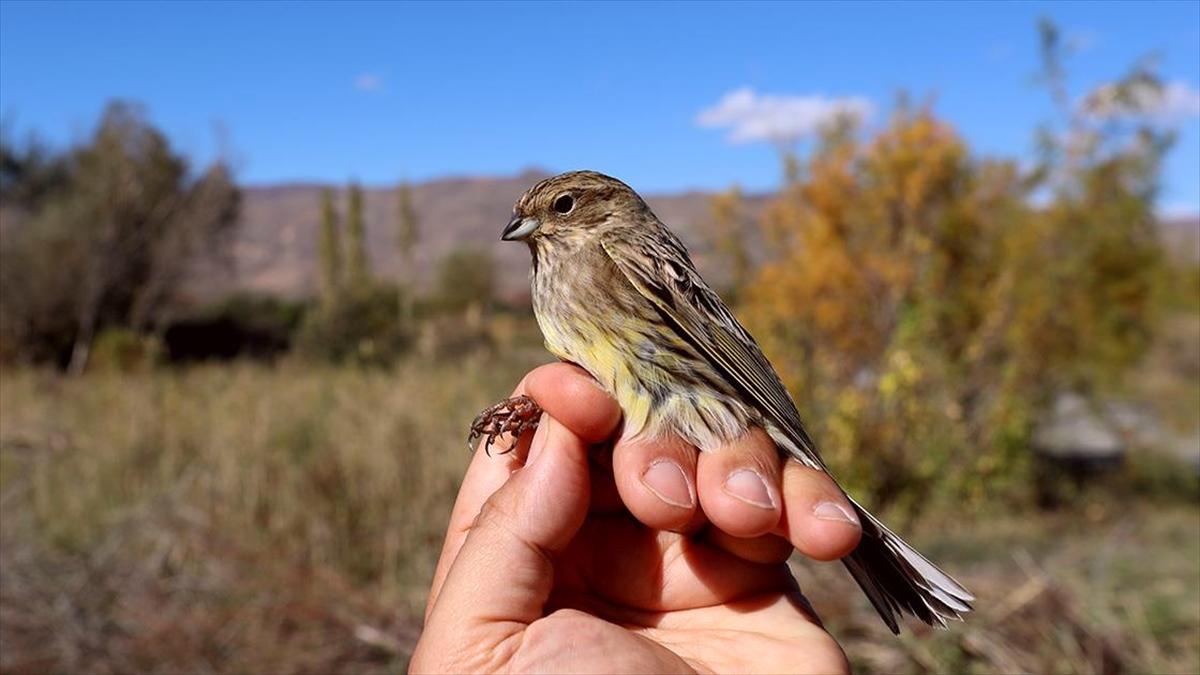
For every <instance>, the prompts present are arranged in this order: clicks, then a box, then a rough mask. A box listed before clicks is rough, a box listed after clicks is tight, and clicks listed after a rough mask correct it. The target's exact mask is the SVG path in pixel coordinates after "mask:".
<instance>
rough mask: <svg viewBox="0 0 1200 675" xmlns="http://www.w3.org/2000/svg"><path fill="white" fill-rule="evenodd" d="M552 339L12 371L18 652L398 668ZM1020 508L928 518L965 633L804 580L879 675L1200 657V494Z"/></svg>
mask: <svg viewBox="0 0 1200 675" xmlns="http://www.w3.org/2000/svg"><path fill="white" fill-rule="evenodd" d="M544 359H545V356H544V354H542V353H541V352H540V351H538V350H536V349H530V350H528V351H527V352H524V353H522V354H520V355H517V356H514V357H510V358H508V359H506V360H503V361H498V360H497V359H495V358H493V357H491V356H487V355H485V354H479V355H476V356H472V357H469V358H464V359H461V360H458V361H455V362H429V363H419V362H417V361H416V360H413V361H412V362H408V363H405V364H402V365H400V366H398V367H396V368H395V369H392V370H387V371H380V370H355V369H334V368H325V367H316V366H311V365H304V364H299V363H285V364H283V365H281V366H279V367H275V368H272V367H267V366H261V365H253V364H234V365H230V366H204V367H196V368H191V369H186V370H181V371H146V372H141V373H130V374H118V373H105V372H97V373H93V374H89V375H87V376H85V377H83V378H79V379H74V380H72V379H65V378H62V377H61V376H59V375H56V374H53V373H49V372H45V371H31V370H6V371H4V372H3V373H0V377H2V378H3V388H2V397H3V398H2V404H0V507H2V508H0V525H2V528H0V633H2V636H3V637H2V639H3V647H4V648H3V649H2V650H0V671H4V672H34V671H44V670H54V671H61V672H82V671H88V672H117V671H120V672H129V671H135V670H137V671H160V672H161V671H181V670H186V671H218V672H264V671H270V672H384V671H395V670H396V669H397V668H400V667H403V665H404V663H405V662H406V660H407V657H408V654H409V652H410V650H411V647H412V644H413V641H414V639H415V637H416V635H417V631H418V629H419V612H420V608H421V606H422V603H423V600H424V593H425V590H426V585H427V583H428V579H429V576H430V574H431V571H432V566H433V564H434V562H435V556H436V554H437V550H438V547H439V545H440V538H441V534H442V529H443V527H444V523H445V520H446V518H447V515H448V511H449V508H450V505H451V502H452V500H453V498H454V494H455V491H456V488H457V482H458V480H459V478H460V476H461V472H462V470H463V468H464V467H465V465H466V462H467V461H468V459H469V457H470V455H469V453H468V452H467V450H466V448H465V445H464V442H463V441H464V435H463V430H464V429H465V428H466V424H467V423H468V422H469V420H470V419H471V418H472V416H473V415H474V413H475V412H476V411H477V410H478V409H479V408H481V407H482V406H483V405H485V404H486V403H489V402H491V401H493V400H494V399H496V398H497V397H499V396H501V395H505V394H507V392H508V391H509V389H510V388H511V386H512V384H513V383H514V382H515V381H516V380H517V379H518V378H519V376H520V375H521V373H523V372H524V371H525V370H526V369H527V368H529V367H530V366H532V365H534V364H536V363H538V362H540V361H542V360H544ZM997 507H998V508H996V509H995V511H996V512H997V513H1000V514H1004V512H1005V511H1006V510H1009V507H1006V506H1004V505H997ZM1011 509H1012V512H1011V514H1010V515H993V516H991V517H989V518H988V519H986V520H975V519H972V518H970V517H968V516H965V515H962V514H954V513H937V514H932V515H931V516H930V517H929V518H928V519H927V520H924V521H922V522H921V523H920V524H918V525H917V526H916V527H915V531H914V532H913V535H914V536H913V537H912V539H913V540H914V541H915V542H917V543H919V544H921V547H922V549H923V550H925V551H926V552H927V553H929V554H930V555H931V556H933V557H934V558H936V559H937V560H938V561H939V562H941V563H943V564H944V565H945V566H946V567H947V569H949V570H952V571H953V573H954V574H956V575H957V576H959V577H960V578H961V579H962V580H963V581H964V582H965V583H967V585H968V586H970V587H971V588H972V589H973V590H975V591H976V592H977V594H978V595H979V596H980V601H979V608H980V611H979V612H978V614H976V615H973V616H972V619H971V621H970V622H969V623H967V624H965V625H959V626H955V627H953V628H952V630H950V631H948V632H941V633H936V634H929V635H927V634H920V635H913V634H912V633H906V634H905V635H904V636H902V637H901V638H899V639H896V638H892V637H891V636H890V635H888V634H886V632H885V630H884V629H883V626H882V624H881V623H879V621H878V619H877V618H876V617H875V616H874V614H873V612H872V610H871V609H870V607H869V606H868V605H867V604H866V602H865V601H864V600H862V599H861V598H860V597H859V594H858V593H857V591H854V590H853V587H852V585H851V582H850V581H849V580H848V578H847V577H846V575H845V574H844V573H843V572H842V571H841V569H840V566H837V565H809V564H802V565H801V567H800V571H801V579H802V581H803V583H804V584H805V587H806V588H807V589H808V592H809V594H810V596H811V599H812V600H813V603H814V605H815V606H816V608H817V609H818V611H819V612H821V613H822V615H823V616H824V618H825V619H826V621H827V623H828V624H829V626H830V628H831V630H832V631H833V633H834V634H835V635H836V636H838V637H839V639H841V640H843V641H844V644H845V646H846V649H847V651H848V653H849V654H850V657H851V659H852V660H853V661H854V662H855V663H856V665H857V666H858V668H859V669H860V670H861V671H863V672H929V671H946V670H953V671H962V672H1013V671H1017V670H1029V671H1054V672H1100V671H1105V672H1178V673H1190V672H1197V671H1200V590H1198V589H1200V571H1198V570H1197V567H1196V560H1198V559H1200V541H1198V540H1197V537H1196V532H1197V531H1200V505H1197V504H1196V503H1194V502H1192V503H1189V502H1187V501H1186V500H1185V501H1178V500H1177V501H1173V502H1155V503H1149V502H1144V501H1127V502H1118V501H1115V498H1112V497H1106V496H1105V494H1104V493H1099V494H1097V495H1095V496H1091V497H1088V498H1086V499H1084V500H1082V501H1081V502H1080V503H1079V504H1077V505H1076V506H1074V507H1072V508H1071V509H1068V510H1065V511H1061V512H1057V513H1054V514H1039V513H1037V512H1032V511H1028V510H1023V509H1021V508H1019V507H1016V506H1014V507H1011Z"/></svg>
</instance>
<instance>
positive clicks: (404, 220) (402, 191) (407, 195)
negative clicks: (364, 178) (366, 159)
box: [396, 183, 421, 325]
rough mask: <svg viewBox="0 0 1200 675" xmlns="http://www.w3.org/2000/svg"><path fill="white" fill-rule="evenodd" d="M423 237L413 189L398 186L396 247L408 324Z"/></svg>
mask: <svg viewBox="0 0 1200 675" xmlns="http://www.w3.org/2000/svg"><path fill="white" fill-rule="evenodd" d="M420 238H421V223H420V221H419V220H418V219H417V211H416V209H415V208H413V203H412V189H411V188H410V187H409V185H408V183H401V184H400V185H399V186H397V187H396V249H397V250H398V251H399V253H400V274H399V282H398V283H399V285H400V287H401V288H402V289H405V290H406V291H407V292H405V293H401V294H400V302H401V307H400V321H401V322H403V323H404V324H406V325H408V324H411V323H412V319H413V302H412V301H413V296H414V292H415V287H416V274H415V271H416V270H415V268H414V266H413V253H414V252H415V251H416V248H417V243H418V242H419V241H420Z"/></svg>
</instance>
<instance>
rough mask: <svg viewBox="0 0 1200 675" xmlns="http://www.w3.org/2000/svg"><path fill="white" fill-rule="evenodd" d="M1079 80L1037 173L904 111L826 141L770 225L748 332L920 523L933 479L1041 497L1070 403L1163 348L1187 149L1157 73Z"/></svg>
mask: <svg viewBox="0 0 1200 675" xmlns="http://www.w3.org/2000/svg"><path fill="white" fill-rule="evenodd" d="M1054 35H1055V33H1054V32H1053V31H1047V32H1046V33H1044V36H1046V39H1047V41H1048V42H1049V43H1050V44H1049V45H1047V49H1046V50H1045V51H1044V53H1048V54H1050V55H1051V58H1056V57H1054V56H1053V55H1054V54H1055V53H1056V52H1055V48H1054V44H1053V41H1054ZM1061 73H1062V69H1061V68H1060V67H1059V65H1058V62H1057V61H1056V60H1052V61H1050V65H1048V66H1047V67H1046V68H1045V78H1046V81H1047V82H1049V83H1050V86H1051V90H1052V92H1055V93H1054V97H1055V99H1056V100H1060V101H1064V102H1070V101H1073V100H1083V101H1085V105H1084V106H1082V107H1080V106H1077V105H1076V104H1073V103H1066V105H1067V106H1068V107H1067V108H1066V109H1064V111H1063V121H1062V122H1061V123H1060V124H1059V125H1057V126H1054V127H1052V128H1051V129H1049V130H1047V131H1046V132H1045V133H1043V134H1042V135H1041V138H1042V143H1043V158H1042V161H1041V163H1040V164H1039V165H1038V166H1037V167H1035V169H1034V170H1033V171H1030V172H1028V173H1022V172H1021V171H1020V170H1019V169H1018V167H1017V166H1016V164H1015V163H1014V162H1006V161H996V160H985V159H980V158H977V157H973V156H972V154H971V152H970V151H969V149H968V148H967V146H966V144H965V143H964V141H963V140H962V139H961V138H960V137H959V136H958V135H957V134H956V133H955V131H954V130H953V129H952V128H951V127H950V126H949V125H948V124H946V123H945V122H943V121H941V120H939V119H937V117H936V116H935V115H934V114H933V112H932V110H930V109H928V108H923V109H912V108H910V107H909V106H908V105H907V104H905V103H903V102H901V103H899V104H898V105H897V106H896V111H895V113H894V114H893V116H892V119H891V121H890V123H889V125H888V126H887V127H886V128H885V129H883V130H882V131H880V132H879V133H878V134H877V135H875V136H874V137H873V138H870V139H865V140H864V139H863V138H862V136H861V134H860V133H859V132H858V131H857V130H856V129H855V128H854V127H853V126H847V125H845V124H839V125H833V126H831V127H829V128H827V129H826V130H825V131H824V132H823V134H822V135H821V138H820V139H819V140H818V143H817V145H816V148H815V150H814V151H813V153H812V154H811V156H810V157H809V158H808V159H807V162H806V166H805V167H804V169H803V171H795V170H794V169H791V170H790V173H793V174H794V175H795V176H798V178H796V179H794V180H790V181H789V182H788V183H787V185H786V186H785V187H784V189H783V190H782V192H781V193H780V195H779V196H778V197H777V198H776V199H775V200H774V201H773V203H771V204H770V205H769V207H768V209H767V211H766V214H765V216H764V219H763V222H762V227H763V229H764V236H765V237H766V239H767V241H769V242H771V244H772V246H771V249H772V250H773V251H774V252H775V256H774V257H773V258H772V259H771V260H769V261H768V262H767V264H765V265H764V266H763V267H762V268H761V269H760V270H759V272H758V274H757V275H756V276H755V277H754V278H753V279H752V280H751V281H750V283H749V284H748V286H747V289H746V292H745V309H746V314H747V319H748V322H749V323H750V324H751V328H752V330H753V331H754V333H755V334H756V335H757V336H758V337H759V338H760V340H761V341H762V342H763V346H764V349H766V351H767V352H768V354H769V355H770V356H771V357H772V360H773V362H774V363H775V364H776V365H777V366H778V367H779V370H780V372H781V376H782V377H783V378H784V380H785V382H786V383H787V384H788V385H789V386H790V387H791V389H792V390H793V391H794V392H796V393H797V398H798V399H799V400H800V401H801V408H802V410H803V411H804V412H805V413H806V416H807V418H808V419H809V420H810V421H812V423H813V424H814V426H816V427H817V429H816V430H815V431H816V434H815V435H816V436H817V437H818V438H820V439H822V441H823V443H824V446H825V455H826V457H827V459H829V461H830V462H831V463H832V464H835V465H839V475H840V476H845V477H846V479H847V481H848V482H849V483H850V484H851V485H852V486H854V487H856V488H857V489H861V490H864V491H865V492H867V493H868V494H872V495H873V496H874V501H875V502H876V503H882V504H885V505H886V504H888V503H894V504H897V505H899V506H901V507H904V508H906V509H908V510H909V511H910V512H911V513H916V512H917V511H918V510H919V509H920V508H921V507H922V506H923V505H924V504H925V503H926V502H927V500H928V497H929V495H930V494H931V491H932V488H933V486H934V485H938V486H944V487H946V488H949V491H950V492H949V493H950V494H952V495H954V497H955V498H956V499H960V500H961V499H980V498H982V497H983V496H984V495H986V494H987V493H989V492H996V491H1002V490H1007V489H1013V490H1020V489H1022V486H1028V485H1029V484H1030V481H1029V480H1028V476H1027V474H1026V472H1027V470H1028V469H1029V461H1028V456H1029V453H1028V451H1027V448H1028V441H1029V438H1030V436H1031V433H1032V430H1033V428H1034V426H1035V425H1036V424H1037V423H1038V421H1039V418H1040V416H1041V415H1042V414H1043V411H1045V410H1047V409H1048V408H1049V407H1050V406H1049V405H1048V404H1049V403H1050V402H1051V401H1052V400H1053V398H1054V397H1055V396H1056V395H1057V394H1058V393H1060V392H1062V391H1064V390H1067V389H1072V390H1083V391H1097V390H1101V389H1104V388H1111V387H1112V386H1114V385H1115V383H1117V382H1119V379H1120V377H1121V376H1122V375H1123V374H1124V373H1126V372H1127V371H1128V369H1129V368H1130V366H1132V365H1133V364H1135V363H1136V362H1137V360H1138V359H1139V358H1140V356H1141V355H1142V354H1143V352H1144V351H1145V348H1146V346H1147V345H1148V343H1149V337H1150V335H1151V331H1152V329H1153V326H1154V317H1155V311H1154V302H1153V300H1154V297H1155V293H1154V288H1155V284H1156V283H1157V281H1156V280H1157V278H1158V274H1159V271H1158V270H1159V268H1160V263H1159V260H1158V258H1159V243H1158V237H1157V233H1156V231H1155V220H1154V217H1153V205H1154V196H1155V192H1156V187H1157V177H1158V174H1159V170H1160V165H1161V157H1162V153H1163V152H1164V151H1165V149H1166V147H1168V145H1169V142H1170V135H1169V134H1167V133H1165V132H1163V131H1162V130H1160V129H1155V128H1154V127H1153V125H1152V124H1148V123H1147V122H1146V121H1145V120H1144V119H1143V118H1139V116H1138V115H1137V114H1136V112H1137V111H1136V107H1137V106H1136V105H1135V104H1139V102H1142V101H1145V100H1148V99H1149V97H1151V96H1152V93H1148V92H1152V91H1153V83H1154V82H1155V78H1154V77H1153V76H1152V74H1150V73H1148V72H1147V71H1146V70H1145V69H1141V68H1139V69H1135V70H1134V71H1133V72H1131V73H1130V74H1129V75H1127V76H1126V77H1124V78H1122V79H1121V80H1118V81H1117V82H1115V83H1113V84H1110V85H1105V86H1104V87H1102V88H1101V89H1099V90H1097V91H1095V92H1092V94H1090V95H1088V96H1086V97H1083V98H1082V99H1079V98H1077V97H1072V96H1070V95H1069V94H1065V93H1062V92H1064V91H1065V84H1064V79H1063V78H1062V75H1061ZM1097 111H1100V112H1102V113H1103V114H1100V113H1098V112H1097ZM1034 196H1037V197H1038V199H1034V198H1033V197H1034ZM842 470H844V472H843V471H842ZM855 484H857V485H855Z"/></svg>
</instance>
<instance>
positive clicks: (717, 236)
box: [708, 186, 753, 302]
mask: <svg viewBox="0 0 1200 675" xmlns="http://www.w3.org/2000/svg"><path fill="white" fill-rule="evenodd" d="M708 208H709V214H710V220H709V222H710V229H709V233H708V234H709V238H710V239H711V241H712V247H713V250H714V251H715V252H716V254H717V255H719V256H721V257H722V258H723V259H725V260H728V261H729V264H730V270H729V288H728V289H727V290H728V291H729V293H728V296H729V298H730V301H731V302H736V301H737V299H738V298H739V297H740V294H741V290H742V288H743V287H744V286H745V285H746V282H747V281H749V278H750V263H751V260H750V245H749V241H748V239H749V237H750V234H751V229H752V226H753V220H752V219H751V217H750V215H749V213H747V209H746V200H745V198H744V197H743V196H742V191H741V188H739V187H737V186H734V187H732V188H730V189H729V190H726V191H725V192H722V193H720V194H717V195H715V196H713V197H711V198H710V199H709V204H708Z"/></svg>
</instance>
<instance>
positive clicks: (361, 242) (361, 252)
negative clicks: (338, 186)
mask: <svg viewBox="0 0 1200 675" xmlns="http://www.w3.org/2000/svg"><path fill="white" fill-rule="evenodd" d="M348 202H349V203H348V205H347V207H346V251H345V253H346V283H347V286H348V287H349V289H350V290H351V291H353V292H357V293H361V292H363V290H364V289H366V288H367V286H369V285H370V284H371V260H370V258H369V257H368V256H367V241H366V223H365V222H364V219H363V194H362V188H361V187H360V186H359V185H358V183H351V184H350V188H349V191H348Z"/></svg>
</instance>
